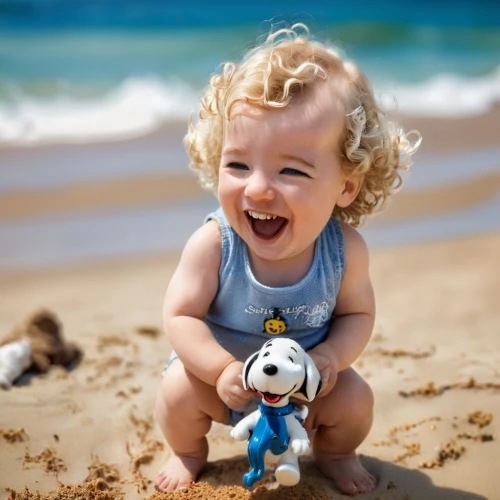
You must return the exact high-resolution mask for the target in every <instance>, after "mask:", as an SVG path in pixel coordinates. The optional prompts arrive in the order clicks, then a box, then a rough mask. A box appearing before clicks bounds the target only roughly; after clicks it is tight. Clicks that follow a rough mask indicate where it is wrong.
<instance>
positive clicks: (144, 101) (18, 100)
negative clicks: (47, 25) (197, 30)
mask: <svg viewBox="0 0 500 500" xmlns="http://www.w3.org/2000/svg"><path fill="white" fill-rule="evenodd" d="M13 90H14V92H11V94H13V93H16V94H17V95H16V96H15V99H10V101H9V102H8V103H2V102H0V144H2V143H3V144H10V145H34V144H42V143H81V142H97V141H105V140H110V139H129V138H132V137H137V136H140V135H143V134H146V133H148V132H151V131H153V130H155V129H157V128H158V127H159V126H161V125H162V124H164V123H167V122H171V121H175V120H180V119H182V120H187V118H188V116H189V113H190V112H191V111H192V110H193V109H195V108H196V106H197V104H196V101H197V94H196V93H195V92H194V91H193V90H192V89H191V88H190V87H189V86H187V85H186V84H184V83H182V82H163V81H161V80H160V79H159V78H156V77H148V78H131V79H128V80H125V81H124V82H123V83H122V84H121V85H120V86H119V87H117V88H116V89H113V90H112V91H110V92H109V93H108V94H106V95H104V96H102V97H99V98H94V99H86V100H77V99H74V98H70V97H68V96H64V95H62V96H56V97H53V98H51V99H47V98H46V99H41V98H33V97H29V96H25V95H22V94H21V95H20V92H19V90H18V89H13Z"/></svg>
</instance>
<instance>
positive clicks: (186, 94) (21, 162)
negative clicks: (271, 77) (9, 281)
mask: <svg viewBox="0 0 500 500" xmlns="http://www.w3.org/2000/svg"><path fill="white" fill-rule="evenodd" d="M294 22H305V23H306V24H307V25H308V26H309V28H310V30H311V34H312V36H313V37H314V38H316V39H319V40H322V41H329V42H330V43H332V44H334V45H336V46H337V47H339V48H340V49H341V50H342V51H343V52H344V53H345V55H346V57H348V58H350V59H352V60H354V61H355V62H356V63H358V64H359V65H360V66H361V68H362V69H363V70H364V71H365V72H366V73H367V74H368V76H369V78H370V79H371V81H372V83H373V86H374V89H375V92H376V95H377V97H378V98H379V99H380V100H381V102H383V103H387V105H388V106H389V107H390V108H393V107H394V106H395V104H394V102H395V101H396V102H397V106H398V108H399V109H400V110H402V111H403V112H404V113H406V114H408V115H415V116H428V117H436V116H448V117H456V118H459V117H462V116H471V115H480V114H482V113H485V112H487V111H488V110H490V109H491V108H492V107H494V106H495V105H497V104H498V103H499V102H500V1H498V0H455V1H453V2H449V1H445V0H419V1H416V0H397V1H396V0H382V1H380V2H373V1H372V0H370V1H368V0H355V1H354V0H353V1H352V2H339V1H334V0H329V1H321V0H318V1H316V2H309V3H306V2H304V1H297V0H288V1H287V2H282V1H274V2H269V1H268V0H253V1H252V2H251V6H250V5H249V4H246V5H245V4H243V3H240V4H239V5H237V2H233V4H229V3H228V2H226V1H219V2H217V1H213V2H207V1H205V0H190V1H188V2H183V3H180V2H170V1H168V0H106V1H105V0H0V196H4V195H6V194H9V193H13V192H16V191H25V192H26V191H34V192H35V191H41V190H48V191H49V192H50V191H52V190H54V189H57V188H64V187H65V186H70V185H75V184H85V183H98V182H104V181H108V180H112V179H114V178H120V177H121V178H123V177H133V176H137V175H146V174H157V173H180V172H185V171H186V165H187V155H186V152H185V151H184V149H183V146H182V137H183V135H184V133H185V130H186V123H187V120H188V116H189V114H190V113H196V112H197V110H198V97H199V94H200V92H201V90H202V89H203V87H204V86H205V85H206V83H207V82H208V78H209V76H210V75H211V74H212V73H214V72H216V71H217V70H218V68H219V67H220V64H221V63H222V62H224V61H237V60H239V59H240V58H241V56H242V55H243V54H244V53H245V52H246V51H247V50H248V49H250V48H252V47H254V46H255V44H256V43H260V42H262V41H263V40H264V39H265V36H266V35H267V34H268V33H269V31H270V30H271V29H274V28H276V27H280V26H283V25H284V23H288V24H292V23H294ZM166 126H168V127H166ZM160 128H162V132H161V134H158V135H157V136H155V135H154V134H153V135H151V134H150V133H151V132H153V131H155V130H157V129H160ZM132 138H135V139H136V140H134V141H132V140H127V139H132ZM424 140H425V138H424ZM457 140H459V138H457ZM499 155H500V140H499V142H498V144H497V145H494V146H491V147H489V148H484V149H481V150H471V151H466V152H451V153H447V154H438V153H436V154H430V155H426V154H424V153H420V154H418V155H417V157H416V158H415V166H414V169H413V171H412V173H411V175H410V176H409V178H408V179H407V181H406V183H405V189H409V190H417V191H418V190H420V189H426V188H428V187H430V186H432V187H436V186H444V185H447V184H453V183H457V182H465V181H467V180H468V179H470V178H471V177H473V176H480V175H484V174H488V173H491V172H497V171H498V157H499ZM471 165H473V166H474V168H473V169H471V168H470V166H471ZM216 205H217V202H216V200H215V198H214V197H211V196H207V197H205V198H202V199H200V200H197V201H195V202H192V201H190V202H183V203H171V202H169V200H165V203H163V204H161V206H157V205H155V206H152V205H147V204H146V205H144V206H140V207H132V206H131V207H125V208H118V207H116V208H110V209H108V210H105V211H102V212H99V213H97V212H94V211H91V210H87V211H83V212H69V213H48V214H38V215H32V216H29V217H18V218H3V219H1V220H0V269H16V268H38V267H46V266H58V265H61V264H74V263H78V262H84V261H89V260H93V259H103V258H113V257H115V256H133V255H140V254H148V253H158V252H165V251H178V250H180V249H181V248H182V246H183V244H184V243H185V241H186V240H187V238H188V237H189V235H190V234H191V233H192V231H194V230H195V228H196V227H198V226H199V225H200V224H201V223H202V221H203V218H204V216H205V215H206V213H207V212H208V211H210V210H212V209H214V208H215V207H216ZM499 211H500V195H499V196H496V197H494V198H493V199H490V200H484V201H483V202H482V203H479V204H478V205H476V206H473V207H469V208H466V209H463V210H457V211H454V212H448V213H443V214H434V215H433V216H429V217H425V218H417V219H410V220H404V221H397V222H388V223H383V222H382V223H379V222H378V220H377V219H374V220H373V222H374V223H373V224H367V225H366V226H365V227H364V228H363V229H362V233H363V235H364V237H365V238H366V240H367V242H368V244H369V245H370V247H372V248H373V247H381V246H387V245H398V244H406V243H415V242H419V241H426V240H432V239H438V238H451V237H457V236H461V235H466V234H474V233H478V232H479V233H481V232H487V231H498V230H500V226H499V224H500V222H499V221H500V218H499V217H498V215H497V214H498V213H499Z"/></svg>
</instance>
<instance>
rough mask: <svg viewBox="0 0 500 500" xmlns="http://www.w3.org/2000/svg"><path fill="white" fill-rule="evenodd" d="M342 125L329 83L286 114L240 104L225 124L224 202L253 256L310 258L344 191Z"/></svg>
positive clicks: (220, 192)
mask: <svg viewBox="0 0 500 500" xmlns="http://www.w3.org/2000/svg"><path fill="white" fill-rule="evenodd" d="M343 127H344V118H343V116H342V114H341V113H340V111H339V110H338V109H337V106H336V102H335V99H334V98H333V96H332V94H331V91H328V88H327V86H326V85H325V86H321V87H318V89H316V90H315V91H314V92H313V93H311V94H310V95H309V96H308V97H307V98H306V99H304V100H302V101H298V102H296V103H293V104H291V105H289V106H287V107H285V108H283V109H273V110H262V109H259V108H257V107H254V106H250V105H248V104H243V103H237V104H235V105H234V106H233V108H232V111H231V119H230V120H229V121H226V122H225V124H224V140H223V147H222V158H221V164H220V170H219V188H218V197H219V201H220V204H221V206H222V208H223V210H224V213H225V214H226V217H227V219H228V221H229V223H230V224H231V226H232V227H233V228H234V230H235V231H236V232H237V233H238V235H239V236H240V237H241V238H242V239H243V240H244V241H245V243H246V244H247V246H248V249H249V252H250V254H251V257H252V258H254V259H255V258H260V259H265V260H266V261H269V260H270V261H277V260H283V259H301V258H304V259H310V258H311V256H312V254H313V253H314V242H315V240H316V238H317V237H318V235H319V234H320V233H321V231H322V229H323V228H324V226H325V225H326V223H327V222H328V219H329V218H330V216H331V214H332V211H333V208H334V207H335V205H336V204H337V201H338V200H339V197H340V196H341V193H342V192H343V190H344V183H345V179H344V175H343V172H342V169H341V166H340V161H339V153H338V151H339V143H340V137H341V134H342V132H343Z"/></svg>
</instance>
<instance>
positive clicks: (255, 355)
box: [243, 351, 260, 390]
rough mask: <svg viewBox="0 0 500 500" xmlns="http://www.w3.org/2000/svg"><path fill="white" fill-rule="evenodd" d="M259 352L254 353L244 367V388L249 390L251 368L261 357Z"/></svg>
mask: <svg viewBox="0 0 500 500" xmlns="http://www.w3.org/2000/svg"><path fill="white" fill-rule="evenodd" d="M259 352H260V351H257V352H254V353H253V354H252V355H251V356H250V357H249V358H247V360H246V361H245V364H244V365H243V387H244V388H245V390H246V389H248V374H249V373H250V368H251V367H252V365H253V364H254V362H255V360H256V359H257V358H258V357H259Z"/></svg>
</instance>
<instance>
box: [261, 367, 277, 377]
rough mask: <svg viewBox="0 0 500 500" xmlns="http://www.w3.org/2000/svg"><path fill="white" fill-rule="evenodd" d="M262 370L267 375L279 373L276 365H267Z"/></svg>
mask: <svg viewBox="0 0 500 500" xmlns="http://www.w3.org/2000/svg"><path fill="white" fill-rule="evenodd" d="M262 370H263V371H264V373H265V374H266V375H276V374H277V373H278V367H277V366H276V365H266V366H264V368H262Z"/></svg>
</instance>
